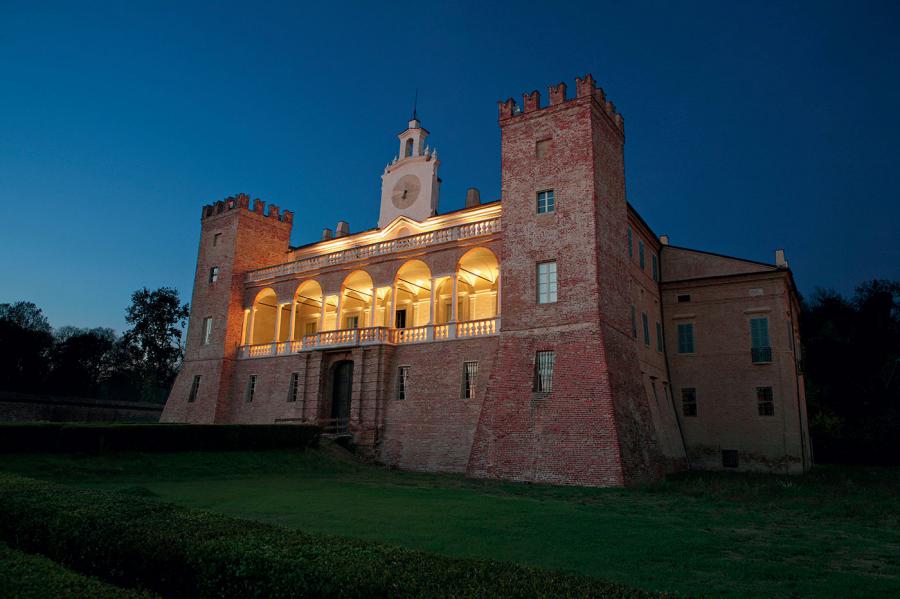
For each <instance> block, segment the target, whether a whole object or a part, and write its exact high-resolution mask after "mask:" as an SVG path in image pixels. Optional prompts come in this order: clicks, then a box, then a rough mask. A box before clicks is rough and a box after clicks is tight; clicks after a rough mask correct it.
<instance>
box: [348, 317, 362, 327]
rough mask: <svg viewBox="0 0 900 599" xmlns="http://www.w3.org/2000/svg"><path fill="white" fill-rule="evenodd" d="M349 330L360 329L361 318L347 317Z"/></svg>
mask: <svg viewBox="0 0 900 599" xmlns="http://www.w3.org/2000/svg"><path fill="white" fill-rule="evenodd" d="M346 328H348V329H358V328H359V316H348V317H347V327H346Z"/></svg>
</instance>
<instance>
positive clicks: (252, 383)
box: [246, 374, 256, 403]
mask: <svg viewBox="0 0 900 599" xmlns="http://www.w3.org/2000/svg"><path fill="white" fill-rule="evenodd" d="M255 394H256V375H255V374H251V375H250V378H249V379H248V380H247V398H246V401H247V403H250V402H251V401H253V396H254V395H255Z"/></svg>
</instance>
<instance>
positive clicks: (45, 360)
mask: <svg viewBox="0 0 900 599" xmlns="http://www.w3.org/2000/svg"><path fill="white" fill-rule="evenodd" d="M52 348H53V335H52V334H51V333H50V323H49V322H47V318H46V317H45V316H44V313H43V312H41V309H40V308H38V307H37V306H36V305H34V304H33V303H31V302H16V303H14V304H0V389H6V390H9V391H27V390H29V389H33V388H34V387H35V386H41V385H43V384H44V382H45V381H46V379H47V373H48V372H49V365H50V362H49V357H50V351H51V349H52Z"/></svg>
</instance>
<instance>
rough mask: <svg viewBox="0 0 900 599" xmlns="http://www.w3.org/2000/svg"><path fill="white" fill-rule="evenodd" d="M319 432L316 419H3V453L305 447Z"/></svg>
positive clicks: (0, 450)
mask: <svg viewBox="0 0 900 599" xmlns="http://www.w3.org/2000/svg"><path fill="white" fill-rule="evenodd" d="M319 433H320V429H319V427H318V426H315V425H312V424H234V425H232V424H64V423H34V424H0V453H14V452H19V453H25V452H27V453H36V452H37V453H43V452H51V453H54V452H89V453H98V452H104V451H233V450H240V451H254V450H265V449H304V448H306V447H309V446H312V445H315V444H316V443H317V442H318V439H319Z"/></svg>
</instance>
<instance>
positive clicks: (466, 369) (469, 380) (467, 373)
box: [462, 361, 478, 399]
mask: <svg viewBox="0 0 900 599" xmlns="http://www.w3.org/2000/svg"><path fill="white" fill-rule="evenodd" d="M477 376H478V362H474V361H473V362H463V388H462V396H463V399H472V398H473V397H475V379H476V377H477Z"/></svg>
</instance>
